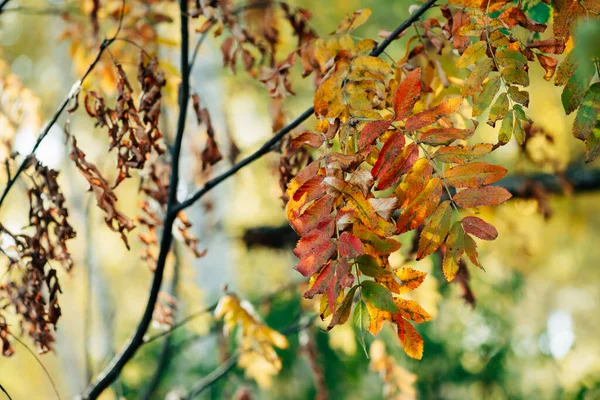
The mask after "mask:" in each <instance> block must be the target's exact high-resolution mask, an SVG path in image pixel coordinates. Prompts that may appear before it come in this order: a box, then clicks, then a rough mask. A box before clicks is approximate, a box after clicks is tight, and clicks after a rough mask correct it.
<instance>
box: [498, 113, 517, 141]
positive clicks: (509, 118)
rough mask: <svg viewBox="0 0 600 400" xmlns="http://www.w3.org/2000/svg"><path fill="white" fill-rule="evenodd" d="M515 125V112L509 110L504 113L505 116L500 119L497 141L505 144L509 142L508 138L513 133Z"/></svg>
mask: <svg viewBox="0 0 600 400" xmlns="http://www.w3.org/2000/svg"><path fill="white" fill-rule="evenodd" d="M514 126H515V113H514V111H512V110H511V111H510V112H509V113H508V114H506V117H504V119H503V120H502V126H500V131H499V132H498V142H499V143H501V144H503V145H504V144H506V143H508V142H510V138H511V137H512V134H513V129H514Z"/></svg>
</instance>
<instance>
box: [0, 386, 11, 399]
mask: <svg viewBox="0 0 600 400" xmlns="http://www.w3.org/2000/svg"><path fill="white" fill-rule="evenodd" d="M0 391H2V393H4V394H5V395H6V397H7V398H8V400H12V397H10V394H8V392H7V391H6V389H4V386H2V385H0Z"/></svg>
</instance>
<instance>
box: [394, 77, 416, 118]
mask: <svg viewBox="0 0 600 400" xmlns="http://www.w3.org/2000/svg"><path fill="white" fill-rule="evenodd" d="M419 97H421V68H417V69H415V70H414V71H412V72H411V73H409V74H408V75H406V77H405V78H404V79H403V80H402V82H400V84H399V85H398V90H397V91H396V95H395V96H394V100H393V101H392V107H393V108H394V111H395V112H396V121H398V120H401V119H404V118H406V117H408V116H409V115H410V113H411V111H412V109H413V107H414V106H415V103H416V102H417V101H418V100H419Z"/></svg>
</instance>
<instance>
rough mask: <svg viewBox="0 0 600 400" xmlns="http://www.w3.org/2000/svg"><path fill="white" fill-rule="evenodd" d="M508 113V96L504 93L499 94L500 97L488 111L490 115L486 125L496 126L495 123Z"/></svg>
mask: <svg viewBox="0 0 600 400" xmlns="http://www.w3.org/2000/svg"><path fill="white" fill-rule="evenodd" d="M507 113H508V95H507V94H506V92H505V93H501V94H500V96H498V98H497V99H496V102H495V103H494V105H493V106H492V108H491V110H490V115H489V117H488V124H489V125H491V126H496V121H498V120H499V119H502V118H504V117H505V116H506V114H507Z"/></svg>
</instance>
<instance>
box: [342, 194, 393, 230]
mask: <svg viewBox="0 0 600 400" xmlns="http://www.w3.org/2000/svg"><path fill="white" fill-rule="evenodd" d="M344 195H345V197H346V201H347V202H348V205H349V206H350V207H352V208H353V209H354V211H356V216H357V217H358V219H359V220H360V221H361V222H362V223H363V224H364V225H365V226H367V227H369V228H370V229H371V230H372V231H373V232H374V233H376V234H378V235H381V236H391V235H392V234H393V232H394V226H393V224H392V223H390V222H388V221H386V220H385V219H383V218H382V217H381V216H380V215H379V214H377V211H375V208H373V206H372V205H371V203H369V202H368V201H367V199H366V198H365V196H363V194H362V192H361V190H360V189H359V188H357V187H356V186H354V185H347V186H346V188H345V189H344Z"/></svg>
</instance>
